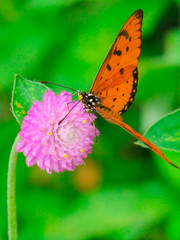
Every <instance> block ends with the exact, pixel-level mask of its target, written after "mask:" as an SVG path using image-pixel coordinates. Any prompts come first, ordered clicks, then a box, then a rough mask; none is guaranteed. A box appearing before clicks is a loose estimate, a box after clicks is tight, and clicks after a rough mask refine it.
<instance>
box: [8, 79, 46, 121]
mask: <svg viewBox="0 0 180 240" xmlns="http://www.w3.org/2000/svg"><path fill="white" fill-rule="evenodd" d="M48 90H49V88H48V87H46V86H45V85H43V84H41V83H39V82H33V81H30V80H27V79H25V78H23V77H21V76H20V75H18V74H15V76H14V87H13V92H12V100H11V107H12V112H13V115H14V117H15V118H16V120H17V122H18V123H19V124H21V123H22V121H23V119H24V116H25V115H26V114H27V111H28V110H29V108H30V107H31V106H32V104H33V102H34V101H42V96H43V94H44V93H45V92H46V91H48Z"/></svg>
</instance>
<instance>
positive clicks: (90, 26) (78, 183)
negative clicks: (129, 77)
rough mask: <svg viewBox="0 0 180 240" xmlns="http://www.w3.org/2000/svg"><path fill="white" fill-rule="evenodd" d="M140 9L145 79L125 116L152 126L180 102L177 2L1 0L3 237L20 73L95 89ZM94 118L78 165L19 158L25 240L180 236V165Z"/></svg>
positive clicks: (19, 207) (0, 224)
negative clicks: (69, 167) (46, 166)
mask: <svg viewBox="0 0 180 240" xmlns="http://www.w3.org/2000/svg"><path fill="white" fill-rule="evenodd" d="M138 8H141V9H143V10H144V21H143V45H142V54H141V57H140V62H139V78H140V81H139V86H138V92H137V95H136V100H135V102H134V103H133V106H131V108H130V109H129V110H128V112H127V113H125V114H124V116H123V117H124V121H125V122H126V123H128V124H129V125H130V126H132V127H133V128H135V129H136V130H138V131H140V132H141V133H144V131H145V130H147V128H148V127H149V126H150V125H152V124H153V123H154V122H156V121H157V120H158V119H159V118H160V117H162V116H163V115H164V114H166V113H168V112H171V111H172V110H174V109H176V108H177V107H178V101H179V99H178V90H179V89H178V88H179V82H180V25H179V24H180V1H179V0H169V1H168V0H166V1H165V0H151V1H140V0H137V1H133V0H128V1H127V0H121V1H120V0H119V1H118V0H111V1H108V0H104V1H102V0H94V1H93V0H89V1H83V0H67V1H66V0H54V1H53V0H51V1H50V0H47V1H42V0H37V1H36V0H26V1H19V0H16V1H11V0H2V1H1V3H0V23H1V24H0V46H1V54H0V95H1V99H0V109H1V120H0V124H1V136H2V138H1V140H0V147H1V171H0V184H1V186H0V191H1V193H0V239H7V213H6V212H7V206H6V191H7V190H6V181H7V180H6V179H7V167H8V158H9V154H10V149H11V146H12V143H13V141H14V138H15V136H16V134H17V133H18V131H19V129H20V127H19V126H18V124H17V122H16V120H15V119H14V118H13V116H12V113H11V111H10V99H11V93H12V87H13V78H14V74H15V73H19V74H21V75H22V76H24V77H27V78H29V79H31V80H39V81H40V80H44V81H51V82H54V83H60V84H64V85H67V86H70V87H72V88H75V89H79V90H81V91H89V89H90V87H91V84H92V82H93V81H94V78H95V76H96V73H97V72H98V69H99V67H100V65H101V63H102V62H103V59H104V58H105V56H106V54H107V52H108V50H109V49H110V47H111V44H112V43H113V41H114V39H115V37H116V35H117V33H118V32H119V30H120V28H121V27H122V25H123V24H124V22H125V21H126V20H127V18H128V17H129V16H130V15H131V14H132V13H133V12H134V11H135V10H137V9H138ZM53 89H54V91H55V92H56V94H58V93H59V92H60V91H61V90H62V89H61V88H57V87H53ZM96 125H97V128H98V129H99V130H100V133H101V135H100V137H99V142H98V143H96V144H95V145H94V146H93V153H92V154H90V155H89V157H88V158H87V159H85V165H84V166H80V167H77V169H76V170H75V171H74V172H65V173H59V174H57V173H53V174H52V175H48V174H47V173H46V172H43V171H41V170H40V169H38V167H36V166H33V167H31V168H28V167H27V166H26V164H25V159H24V157H23V155H22V154H20V155H19V157H18V164H17V184H16V189H17V215H18V235H19V237H18V239H20V240H21V239H23V240H26V239H39V240H40V239H47V240H56V239H62V240H110V239H111V240H112V239H113V240H116V239H123V240H131V239H132V240H137V239H138V240H142V239H146V240H157V239H158V240H161V239H162V240H164V239H165V240H168V239H170V240H176V239H177V240H178V239H180V214H179V213H180V205H179V201H180V172H178V170H176V169H174V168H173V167H171V166H169V165H168V164H167V163H165V162H164V161H163V160H162V159H160V158H159V157H157V156H155V154H154V153H152V152H151V151H150V150H148V149H143V148H141V147H140V146H136V145H134V144H133V143H134V142H135V139H134V138H133V137H131V136H130V135H129V134H128V133H126V132H125V131H123V130H122V129H121V128H120V127H118V126H114V125H111V124H110V123H108V122H106V121H105V120H103V119H102V118H101V117H100V116H98V119H97V120H96ZM166 154H167V157H169V158H170V159H171V160H172V161H173V159H178V157H179V158H180V155H178V153H176V152H170V151H166Z"/></svg>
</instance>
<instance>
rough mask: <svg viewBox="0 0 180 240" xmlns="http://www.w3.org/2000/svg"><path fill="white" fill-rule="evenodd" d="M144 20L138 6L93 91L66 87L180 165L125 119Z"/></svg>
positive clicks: (86, 105) (132, 93) (91, 109)
mask: <svg viewBox="0 0 180 240" xmlns="http://www.w3.org/2000/svg"><path fill="white" fill-rule="evenodd" d="M142 20H143V11H142V10H141V9H138V10H137V11H135V12H134V13H133V14H132V15H131V16H130V17H129V19H128V20H127V21H126V23H125V24H124V26H123V27H122V28H121V30H120V32H119V34H118V36H117V37H116V39H115V41H114V43H113V45H112V47H111V49H110V50H109V52H108V54H107V56H106V58H105V60H104V62H103V64H102V66H101V67H100V70H99V72H98V74H97V76H96V78H95V81H94V82H93V84H92V87H91V89H90V92H89V93H86V92H80V91H76V90H75V89H73V88H70V87H66V88H69V89H71V90H73V91H75V94H76V93H78V98H79V101H80V102H81V103H82V104H83V106H84V110H85V111H86V112H97V113H98V114H100V115H101V116H102V117H103V118H104V119H105V120H107V121H108V122H110V123H112V124H116V125H118V126H120V127H122V128H123V129H124V130H126V131H127V132H129V133H130V134H131V135H133V136H134V137H135V138H137V139H138V140H140V141H141V142H143V143H144V144H145V145H147V146H148V147H149V148H150V149H151V150H152V151H153V152H155V153H156V154H157V155H159V156H160V157H161V158H162V159H164V160H165V161H166V162H168V163H170V164H171V165H173V166H174V167H176V168H179V167H178V166H176V165H175V164H174V163H172V162H171V161H169V160H168V158H167V157H166V156H165V155H164V154H163V153H162V151H161V150H160V149H159V148H158V147H156V146H155V145H154V144H153V143H151V142H150V141H149V140H148V139H146V138H145V137H143V136H142V135H141V134H140V133H138V132H136V131H135V130H134V129H133V128H132V127H130V126H129V125H127V124H126V123H124V122H123V119H122V117H121V115H122V114H123V113H125V112H126V111H127V109H128V108H129V107H130V106H131V104H132V103H133V101H134V98H135V95H136V92H137V84H138V69H137V64H138V60H139V56H140V53H141V45H142ZM41 82H42V83H49V82H44V81H41ZM50 84H52V83H50ZM53 84H54V85H58V86H61V87H65V86H63V85H60V84H55V83H53ZM75 94H74V95H75ZM79 101H78V102H79ZM78 102H77V103H76V104H78ZM75 106H76V105H74V107H75ZM70 112H71V111H69V112H68V113H67V115H68V114H69V113H70ZM67 115H66V116H67ZM66 116H65V117H66ZM89 116H90V115H89ZM65 117H64V118H65ZM64 118H63V119H62V120H61V121H60V123H61V122H62V121H63V120H64ZM93 123H94V122H93ZM179 169H180V168H179Z"/></svg>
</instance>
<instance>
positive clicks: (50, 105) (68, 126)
mask: <svg viewBox="0 0 180 240" xmlns="http://www.w3.org/2000/svg"><path fill="white" fill-rule="evenodd" d="M70 102H71V94H70V93H69V92H66V91H63V92H61V93H60V94H59V95H58V96H57V97H56V96H55V94H54V93H53V92H52V91H51V90H50V91H47V92H46V93H45V94H44V96H43V101H42V102H38V101H36V102H34V103H33V105H32V107H31V108H30V110H29V111H28V114H27V116H25V118H24V120H23V123H22V126H21V131H20V133H19V135H20V137H21V140H20V141H19V142H18V144H17V146H16V150H17V151H18V152H23V153H24V155H25V156H26V163H27V165H28V166H32V165H34V164H35V163H37V165H38V167H40V168H41V169H43V170H44V169H46V171H47V172H48V173H51V172H52V170H54V171H55V172H59V171H65V170H66V169H67V170H69V171H72V170H74V169H75V166H77V165H81V164H83V158H86V157H87V155H88V153H91V152H92V144H93V143H94V141H93V138H94V137H95V129H94V127H93V126H92V124H91V120H90V119H89V116H88V114H87V113H86V112H84V109H83V105H82V104H81V103H80V102H79V103H78V104H77V101H76V102H73V103H70ZM75 104H77V105H76V106H75V107H74V108H73V110H72V111H71V112H70V113H69V114H68V115H67V116H66V114H67V113H68V111H69V110H71V109H72V107H73V106H74V105H75ZM65 116H66V117H65ZM64 117H65V119H64V120H63V121H62V122H60V121H61V120H62V119H63V118H64ZM91 117H92V119H93V120H94V119H95V118H96V117H95V116H94V115H93V114H91ZM96 134H97V135H99V131H98V130H97V129H96Z"/></svg>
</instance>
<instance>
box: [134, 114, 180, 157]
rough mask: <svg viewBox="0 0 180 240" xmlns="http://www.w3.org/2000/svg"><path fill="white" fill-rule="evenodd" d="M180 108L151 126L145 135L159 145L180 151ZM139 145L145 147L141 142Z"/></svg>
mask: <svg viewBox="0 0 180 240" xmlns="http://www.w3.org/2000/svg"><path fill="white" fill-rule="evenodd" d="M179 119H180V109H177V110H176V111H174V112H172V113H169V114H167V115H166V116H165V117H163V118H161V119H160V120H159V121H157V122H156V123H155V124H154V125H153V126H151V127H150V128H149V130H148V131H147V133H146V134H145V137H146V138H147V139H148V140H150V141H151V142H153V143H154V144H155V145H156V146H157V147H159V148H162V149H166V150H172V151H177V152H179V151H180V121H179ZM137 144H138V145H141V146H143V147H145V145H144V144H143V143H141V142H139V141H138V142H137Z"/></svg>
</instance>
